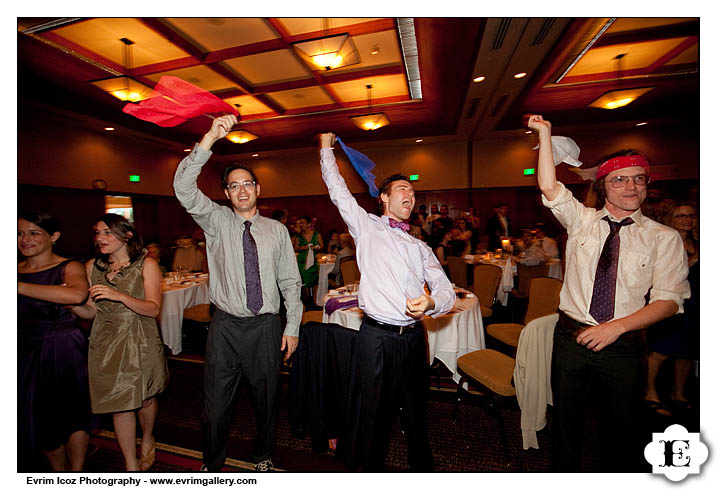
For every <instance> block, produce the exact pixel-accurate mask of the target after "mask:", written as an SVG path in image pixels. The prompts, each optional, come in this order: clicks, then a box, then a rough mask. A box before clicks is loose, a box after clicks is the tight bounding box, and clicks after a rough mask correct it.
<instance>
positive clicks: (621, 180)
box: [609, 174, 651, 188]
mask: <svg viewBox="0 0 718 491" xmlns="http://www.w3.org/2000/svg"><path fill="white" fill-rule="evenodd" d="M631 179H633V184H635V185H636V186H645V185H647V184H648V183H649V182H651V178H650V177H649V176H647V175H645V174H639V175H637V176H616V177H614V178H613V179H611V180H609V182H610V183H611V186H613V187H614V188H622V187H624V186H625V185H626V184H628V181H629V180H631Z"/></svg>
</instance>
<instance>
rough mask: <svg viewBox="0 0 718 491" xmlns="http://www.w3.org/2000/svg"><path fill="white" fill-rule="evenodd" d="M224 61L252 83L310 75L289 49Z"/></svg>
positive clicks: (293, 78)
mask: <svg viewBox="0 0 718 491" xmlns="http://www.w3.org/2000/svg"><path fill="white" fill-rule="evenodd" d="M225 63H226V64H227V65H228V66H229V67H231V68H232V69H233V70H234V71H235V72H237V73H238V74H240V75H241V76H242V78H244V79H245V80H247V81H248V82H249V83H251V84H254V85H257V84H265V83H269V82H279V81H284V80H296V79H299V78H307V77H311V74H310V73H309V72H308V71H307V70H306V69H305V68H304V66H303V65H302V64H300V63H299V61H298V60H297V58H296V57H295V56H294V55H293V54H292V53H291V52H290V51H289V50H276V51H269V52H267V53H260V54H257V55H250V56H242V57H240V58H232V59H230V60H226V61H225Z"/></svg>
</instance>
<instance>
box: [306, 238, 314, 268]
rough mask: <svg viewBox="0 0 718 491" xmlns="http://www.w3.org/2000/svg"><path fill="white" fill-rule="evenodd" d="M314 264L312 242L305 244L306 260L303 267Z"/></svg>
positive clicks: (309, 266)
mask: <svg viewBox="0 0 718 491" xmlns="http://www.w3.org/2000/svg"><path fill="white" fill-rule="evenodd" d="M312 266H314V251H313V250H312V244H308V245H307V262H306V265H305V266H304V269H309V268H311V267H312Z"/></svg>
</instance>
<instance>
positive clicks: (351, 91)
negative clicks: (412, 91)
mask: <svg viewBox="0 0 718 491" xmlns="http://www.w3.org/2000/svg"><path fill="white" fill-rule="evenodd" d="M367 85H371V86H372V89H371V98H372V100H375V99H381V98H384V97H396V96H404V95H408V90H407V87H406V79H405V78H404V76H403V75H387V76H385V77H367V78H362V79H358V80H351V81H348V82H339V83H336V84H331V88H332V89H333V90H334V91H335V92H336V93H337V95H338V96H339V97H340V98H341V100H342V101H344V102H357V101H366V100H367V88H366V86H367Z"/></svg>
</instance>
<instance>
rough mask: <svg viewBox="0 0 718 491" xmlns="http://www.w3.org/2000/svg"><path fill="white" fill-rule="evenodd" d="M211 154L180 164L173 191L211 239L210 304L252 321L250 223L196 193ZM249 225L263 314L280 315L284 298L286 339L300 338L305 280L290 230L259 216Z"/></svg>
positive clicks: (199, 151)
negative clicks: (247, 256) (247, 253)
mask: <svg viewBox="0 0 718 491" xmlns="http://www.w3.org/2000/svg"><path fill="white" fill-rule="evenodd" d="M211 155H212V152H210V151H207V150H204V149H203V148H200V147H199V146H198V145H195V147H194V148H193V149H192V151H191V152H190V154H189V155H188V156H187V157H185V158H184V159H183V160H182V162H180V164H179V167H178V168H177V172H176V173H175V178H174V190H175V195H176V196H177V199H178V200H179V202H180V203H181V204H182V206H183V207H184V208H185V209H186V210H187V212H189V214H190V215H192V218H194V220H195V222H197V224H198V225H199V226H200V227H201V228H202V230H203V231H204V234H205V237H206V239H207V263H208V265H209V298H210V300H211V301H212V302H213V303H214V304H215V305H216V306H217V307H218V308H219V309H221V310H223V311H225V312H227V313H229V314H232V315H234V316H237V317H251V316H254V314H253V313H252V311H250V310H249V308H248V307H247V295H246V286H245V281H244V251H243V248H242V237H243V235H242V234H244V232H245V227H244V222H245V221H246V219H245V218H244V217H242V216H240V215H238V214H236V213H235V212H234V210H232V209H231V208H229V207H227V206H221V205H219V204H217V203H215V202H214V201H212V200H211V199H209V198H208V197H207V196H206V195H205V194H203V193H202V192H201V191H200V190H199V188H197V176H198V175H199V173H200V172H201V170H202V166H203V165H204V164H205V163H206V162H207V160H209V158H210V156H211ZM249 221H251V222H252V227H251V233H252V236H253V237H254V240H255V241H256V243H257V253H258V255H259V276H260V279H261V281H262V300H263V301H264V305H263V306H262V309H261V310H260V311H259V314H260V315H261V314H276V313H278V312H279V306H280V292H281V296H282V297H284V305H285V306H286V308H287V326H286V328H285V329H284V335H285V336H299V324H300V323H301V320H302V311H303V306H302V302H301V300H300V291H301V286H302V280H301V278H300V276H299V269H298V267H297V260H296V256H295V255H294V249H293V248H292V241H291V239H290V238H289V232H288V231H287V228H286V227H285V226H284V225H282V224H281V223H279V222H278V221H276V220H272V219H271V218H265V217H263V216H261V215H260V214H259V212H257V213H256V214H255V215H254V216H253V217H252V218H251V219H250V220H249Z"/></svg>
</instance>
